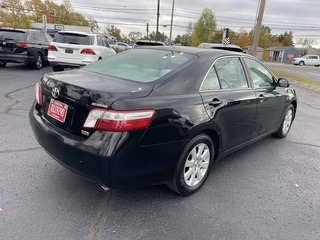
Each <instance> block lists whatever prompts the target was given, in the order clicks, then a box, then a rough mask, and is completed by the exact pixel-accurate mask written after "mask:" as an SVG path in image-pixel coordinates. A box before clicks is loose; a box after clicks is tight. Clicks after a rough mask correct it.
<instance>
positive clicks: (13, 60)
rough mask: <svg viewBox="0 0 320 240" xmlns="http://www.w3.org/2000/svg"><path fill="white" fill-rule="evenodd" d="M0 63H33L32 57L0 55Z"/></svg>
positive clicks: (25, 55)
mask: <svg viewBox="0 0 320 240" xmlns="http://www.w3.org/2000/svg"><path fill="white" fill-rule="evenodd" d="M0 62H8V63H34V56H32V55H27V54H1V53H0Z"/></svg>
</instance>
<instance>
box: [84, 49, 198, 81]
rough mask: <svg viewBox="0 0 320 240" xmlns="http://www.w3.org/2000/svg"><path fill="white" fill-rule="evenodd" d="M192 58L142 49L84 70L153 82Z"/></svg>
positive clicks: (120, 54) (179, 54)
mask: <svg viewBox="0 0 320 240" xmlns="http://www.w3.org/2000/svg"><path fill="white" fill-rule="evenodd" d="M191 58H192V55H191V54H186V53H183V52H175V51H169V50H159V49H141V48H140V49H132V50H128V51H124V52H121V53H118V54H115V55H113V56H111V57H108V58H105V59H103V60H100V61H97V62H95V63H93V64H89V65H87V66H85V67H83V69H84V70H86V71H90V72H95V73H100V74H104V75H108V76H112V77H118V78H123V79H126V80H131V81H136V82H152V81H154V80H157V79H159V78H160V77H162V76H163V75H165V74H167V73H169V72H171V71H173V70H174V69H176V68H177V67H179V66H181V65H183V64H185V63H187V62H188V61H189V60H190V59H191Z"/></svg>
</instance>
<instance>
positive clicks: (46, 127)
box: [29, 104, 186, 188]
mask: <svg viewBox="0 0 320 240" xmlns="http://www.w3.org/2000/svg"><path fill="white" fill-rule="evenodd" d="M29 119H30V125H31V127H32V130H33V132H34V135H35V137H36V139H37V141H38V142H39V144H40V145H41V146H42V147H43V148H44V149H45V150H46V152H47V153H48V154H49V155H51V156H52V157H53V158H54V159H55V160H57V161H58V162H59V163H61V164H62V165H64V166H65V167H66V168H68V169H70V170H71V171H73V172H75V173H77V174H79V175H81V176H83V177H85V178H87V179H89V180H91V181H94V182H97V183H98V184H102V185H104V186H106V187H108V188H126V187H140V186H147V185H154V184H161V183H166V182H167V181H168V180H169V179H171V178H172V176H173V174H174V170H175V168H176V165H177V161H178V159H179V157H180V155H181V153H182V151H183V149H184V147H185V144H186V142H174V143H165V144H158V145H151V146H146V147H141V146H140V140H141V137H142V135H143V133H134V134H130V133H110V132H98V131H97V132H96V133H94V134H93V135H92V136H90V137H89V138H84V137H81V136H75V135H72V134H70V133H68V132H65V131H63V130H61V129H59V128H57V127H55V126H54V125H52V124H51V123H50V122H48V121H47V120H45V119H44V118H43V117H42V116H40V114H39V112H38V111H37V110H36V109H35V104H34V105H33V106H32V108H31V110H30V112H29Z"/></svg>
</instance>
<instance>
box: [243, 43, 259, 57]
mask: <svg viewBox="0 0 320 240" xmlns="http://www.w3.org/2000/svg"><path fill="white" fill-rule="evenodd" d="M242 49H243V52H244V53H247V54H249V53H250V49H251V46H246V47H243V48H242ZM262 55H263V48H261V47H257V55H256V57H257V58H258V59H260V60H262Z"/></svg>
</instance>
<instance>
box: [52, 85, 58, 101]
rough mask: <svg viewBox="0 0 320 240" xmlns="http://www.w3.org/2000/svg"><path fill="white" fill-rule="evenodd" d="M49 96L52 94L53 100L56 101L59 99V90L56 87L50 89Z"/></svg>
mask: <svg viewBox="0 0 320 240" xmlns="http://www.w3.org/2000/svg"><path fill="white" fill-rule="evenodd" d="M51 94H52V97H53V98H55V99H57V98H58V97H59V95H60V90H59V88H57V87H54V88H52V92H51Z"/></svg>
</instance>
